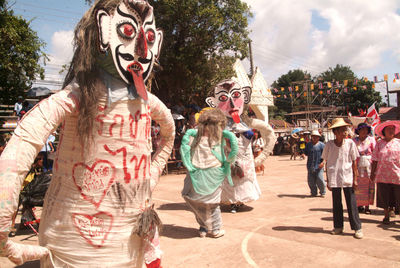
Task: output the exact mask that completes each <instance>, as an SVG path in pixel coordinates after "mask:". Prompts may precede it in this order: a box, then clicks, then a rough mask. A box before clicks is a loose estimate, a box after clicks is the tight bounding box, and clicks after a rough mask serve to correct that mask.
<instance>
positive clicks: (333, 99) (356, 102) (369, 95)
mask: <svg viewBox="0 0 400 268" xmlns="http://www.w3.org/2000/svg"><path fill="white" fill-rule="evenodd" d="M318 80H322V81H330V82H332V83H335V82H336V81H339V83H340V84H342V83H343V81H345V80H347V81H348V84H347V86H344V85H343V86H341V87H340V90H339V91H340V93H339V94H330V96H325V99H326V100H327V101H326V103H322V105H325V106H326V105H333V106H341V107H342V108H343V110H342V113H344V114H347V113H348V112H351V113H352V114H353V115H358V113H359V112H358V109H363V110H366V109H367V108H368V107H369V106H371V105H372V104H373V103H374V102H376V107H377V108H379V107H380V106H381V101H382V98H381V97H380V95H379V92H377V91H375V90H374V89H373V87H372V85H373V83H372V82H371V81H365V80H364V79H363V78H357V77H356V75H355V74H354V72H353V71H352V70H351V68H350V67H348V66H343V65H340V64H337V65H336V67H335V68H331V67H330V68H329V69H328V70H326V71H325V72H323V73H321V75H319V76H318ZM356 81H357V82H356ZM344 87H347V92H345V91H344ZM354 88H356V90H354Z"/></svg>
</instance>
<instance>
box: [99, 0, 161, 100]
mask: <svg viewBox="0 0 400 268" xmlns="http://www.w3.org/2000/svg"><path fill="white" fill-rule="evenodd" d="M96 17H97V26H98V30H99V39H100V40H99V43H100V50H101V51H102V52H103V53H106V52H107V51H108V50H110V51H111V54H112V57H113V61H114V65H115V68H116V69H117V71H118V73H119V75H120V76H121V78H122V80H124V81H125V83H127V84H134V85H135V88H136V91H137V93H138V94H139V96H140V97H142V98H143V99H144V100H147V91H146V88H145V85H144V81H146V79H147V78H148V77H149V75H150V73H151V71H152V69H153V65H154V61H155V60H156V59H157V58H158V55H159V52H160V48H161V43H162V39H163V33H162V31H161V30H158V29H156V27H155V22H154V14H153V7H152V6H150V5H149V4H148V3H147V1H135V0H124V1H121V3H120V4H119V5H118V6H117V8H116V9H115V11H114V13H113V14H109V13H108V12H107V11H106V10H103V9H99V10H98V11H97V13H96Z"/></svg>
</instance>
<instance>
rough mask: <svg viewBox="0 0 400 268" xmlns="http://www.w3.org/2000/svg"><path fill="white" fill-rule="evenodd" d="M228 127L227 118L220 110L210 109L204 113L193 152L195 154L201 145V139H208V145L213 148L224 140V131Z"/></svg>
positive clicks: (199, 122) (192, 147)
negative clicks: (205, 137) (204, 137)
mask: <svg viewBox="0 0 400 268" xmlns="http://www.w3.org/2000/svg"><path fill="white" fill-rule="evenodd" d="M225 126H226V117H225V115H224V114H223V113H222V112H221V111H220V110H219V109H210V110H206V111H204V112H203V113H202V114H201V115H200V117H199V121H198V125H197V136H196V138H195V139H194V140H193V142H192V145H191V151H192V152H194V150H195V149H196V147H197V146H198V145H199V143H200V140H201V137H203V136H207V137H208V145H209V146H210V147H211V146H212V144H213V143H214V144H215V143H219V142H221V140H222V131H223V130H224V129H225Z"/></svg>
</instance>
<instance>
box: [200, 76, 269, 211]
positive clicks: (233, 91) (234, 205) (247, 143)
mask: <svg viewBox="0 0 400 268" xmlns="http://www.w3.org/2000/svg"><path fill="white" fill-rule="evenodd" d="M250 100H251V88H250V87H241V86H240V85H239V83H238V82H236V81H235V80H233V79H228V80H224V81H222V82H220V83H218V84H217V85H216V86H215V88H214V97H208V98H207V99H206V102H207V104H208V105H209V106H210V107H213V108H216V107H217V108H218V109H220V110H221V111H222V112H223V113H224V115H225V116H226V118H227V120H228V123H227V128H226V129H227V130H229V131H231V132H233V133H234V134H235V135H236V137H237V139H238V146H239V152H238V155H237V157H236V162H235V163H234V165H233V170H232V179H233V186H232V185H231V184H230V183H229V182H228V181H224V183H223V185H222V189H223V190H222V196H221V202H223V203H228V204H231V212H232V213H236V211H237V210H238V209H239V207H240V206H241V205H243V203H247V202H250V201H254V200H257V199H258V198H259V197H260V195H261V191H260V187H259V185H258V182H257V178H256V172H255V167H256V166H261V165H262V164H263V163H264V161H265V160H266V159H267V156H268V155H269V153H270V152H272V149H273V147H274V144H275V141H276V137H275V134H274V131H273V130H272V128H271V126H270V125H269V124H267V123H266V122H264V121H262V120H259V119H254V118H245V117H244V116H242V113H243V110H244V106H245V104H249V103H250ZM252 129H256V130H258V131H259V132H260V134H261V138H262V139H264V144H265V145H264V149H263V151H262V152H261V153H260V154H259V155H258V156H257V157H256V158H255V159H253V151H252V148H251V139H252V136H253V132H252Z"/></svg>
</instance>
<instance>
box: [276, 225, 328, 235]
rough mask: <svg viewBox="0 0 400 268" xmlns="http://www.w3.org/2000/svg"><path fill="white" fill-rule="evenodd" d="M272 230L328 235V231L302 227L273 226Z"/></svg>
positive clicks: (319, 228)
mask: <svg viewBox="0 0 400 268" xmlns="http://www.w3.org/2000/svg"><path fill="white" fill-rule="evenodd" d="M272 230H275V231H295V232H302V233H322V234H329V233H330V231H328V230H324V229H323V228H321V227H304V226H275V227H272Z"/></svg>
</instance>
